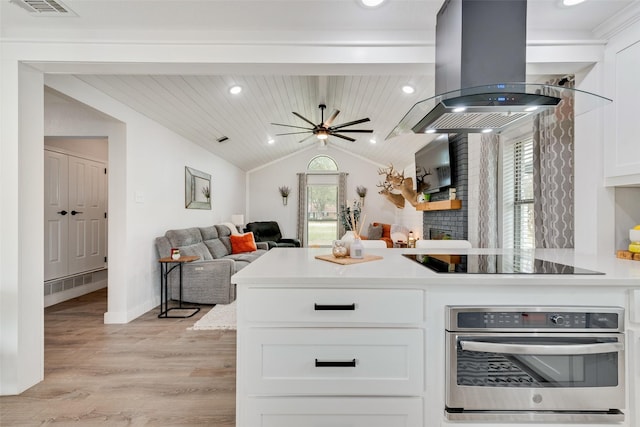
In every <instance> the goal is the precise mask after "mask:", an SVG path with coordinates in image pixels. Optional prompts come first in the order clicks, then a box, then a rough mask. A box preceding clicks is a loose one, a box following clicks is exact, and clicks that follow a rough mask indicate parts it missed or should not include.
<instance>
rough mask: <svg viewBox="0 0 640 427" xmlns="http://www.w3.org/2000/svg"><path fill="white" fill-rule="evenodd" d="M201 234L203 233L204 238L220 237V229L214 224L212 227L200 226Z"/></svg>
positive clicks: (205, 239) (204, 239)
mask: <svg viewBox="0 0 640 427" xmlns="http://www.w3.org/2000/svg"><path fill="white" fill-rule="evenodd" d="M200 234H202V240H203V241H205V242H206V241H207V240H212V239H217V238H218V229H217V228H216V227H215V226H214V225H212V226H211V227H200Z"/></svg>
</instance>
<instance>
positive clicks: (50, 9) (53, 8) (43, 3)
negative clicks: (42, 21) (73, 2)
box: [13, 0, 76, 16]
mask: <svg viewBox="0 0 640 427" xmlns="http://www.w3.org/2000/svg"><path fill="white" fill-rule="evenodd" d="M13 3H15V4H17V5H18V6H21V7H22V8H24V9H26V10H27V11H29V12H30V13H32V14H34V15H37V16H76V14H75V13H74V12H73V11H72V10H71V9H69V8H68V7H67V6H65V5H64V4H63V3H62V2H59V1H56V0H13Z"/></svg>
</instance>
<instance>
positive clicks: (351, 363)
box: [316, 359, 356, 368]
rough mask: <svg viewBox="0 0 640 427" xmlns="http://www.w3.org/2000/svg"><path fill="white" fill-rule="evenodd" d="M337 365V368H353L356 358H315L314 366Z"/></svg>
mask: <svg viewBox="0 0 640 427" xmlns="http://www.w3.org/2000/svg"><path fill="white" fill-rule="evenodd" d="M326 367H338V368H355V367H356V359H353V360H347V361H346V362H323V361H321V360H318V359H316V368H326Z"/></svg>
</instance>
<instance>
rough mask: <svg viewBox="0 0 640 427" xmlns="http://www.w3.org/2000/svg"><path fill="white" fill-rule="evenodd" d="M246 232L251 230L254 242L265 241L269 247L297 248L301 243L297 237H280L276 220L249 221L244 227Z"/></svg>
mask: <svg viewBox="0 0 640 427" xmlns="http://www.w3.org/2000/svg"><path fill="white" fill-rule="evenodd" d="M244 231H245V232H246V233H248V232H249V231H251V232H253V237H254V239H255V240H256V242H267V243H268V244H269V249H271V248H276V247H277V248H299V247H300V246H302V245H301V243H300V240H298V239H287V238H283V237H282V233H281V232H280V226H278V223H277V222H276V221H257V222H250V223H248V224H247V225H246V227H245V228H244Z"/></svg>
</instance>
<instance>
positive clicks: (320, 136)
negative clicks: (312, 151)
mask: <svg viewBox="0 0 640 427" xmlns="http://www.w3.org/2000/svg"><path fill="white" fill-rule="evenodd" d="M316 136H317V137H318V139H327V138H328V137H329V134H328V133H327V131H324V130H321V131H318V133H317V134H316Z"/></svg>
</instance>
